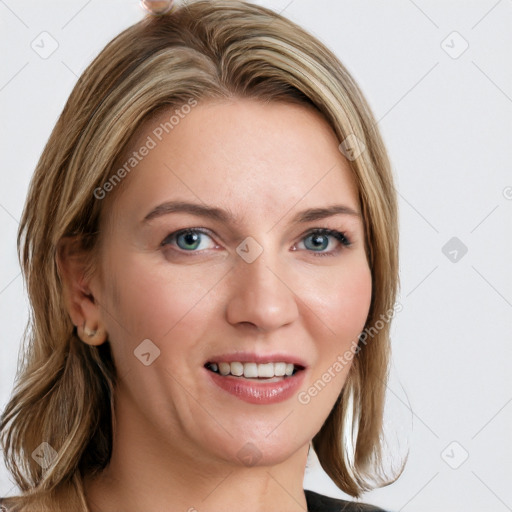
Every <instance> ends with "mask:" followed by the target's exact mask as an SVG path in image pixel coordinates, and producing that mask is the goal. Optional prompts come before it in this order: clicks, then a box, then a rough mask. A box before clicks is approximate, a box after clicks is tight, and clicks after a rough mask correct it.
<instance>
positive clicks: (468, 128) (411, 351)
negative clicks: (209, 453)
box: [0, 0, 512, 512]
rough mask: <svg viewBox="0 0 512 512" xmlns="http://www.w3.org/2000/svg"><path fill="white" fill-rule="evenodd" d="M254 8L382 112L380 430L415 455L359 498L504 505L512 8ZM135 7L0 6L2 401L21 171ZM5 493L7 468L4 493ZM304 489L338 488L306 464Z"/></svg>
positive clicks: (20, 316) (405, 506) (4, 0)
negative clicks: (279, 19)
mask: <svg viewBox="0 0 512 512" xmlns="http://www.w3.org/2000/svg"><path fill="white" fill-rule="evenodd" d="M257 3H260V4H263V5H266V6H269V7H271V8H274V9H275V10H277V11H281V10H282V11H283V12H284V14H285V15H287V16H289V17H290V18H291V19H293V20H295V21H297V22H298V23H300V24H301V25H303V26H305V27H306V28H307V29H309V30H310V31H311V32H313V33H314V34H315V35H316V36H318V37H319V38H320V39H321V40H323V41H324V42H325V43H327V45H328V46H330V47H331V48H332V49H333V50H334V51H335V52H336V53H337V55H338V56H339V57H340V59H341V60H342V61H343V62H344V64H345V65H346V66H347V67H348V69H349V70H350V71H351V73H352V74H353V75H354V77H355V78H356V80H357V81H358V82H359V84H360V85H361V87H362V89H363V92H364V93H365V94H366V96H367V98H368V100H369V102H370V104H371V106H372V108H373V109H374V112H375V115H376V118H377V119H378V125H379V127H380V129H381V131H382V133H383V136H384V139H385V142H386V144H387V147H388V149H389V152H390V155H391V159H392V163H393V166H394V170H395V173H396V177H397V188H398V191H399V194H400V210H401V225H400V226H401V286H402V291H401V296H400V298H399V300H400V302H401V304H402V305H403V311H402V312H401V313H399V314H398V315H397V317H396V318H395V321H394V325H393V329H392V332H393V347H394V356H393V369H392V375H391V381H390V385H389V394H388V409H387V418H388V420H387V425H388V427H389V428H390V431H391V432H394V433H395V434H394V436H395V439H396V440H397V444H396V445H395V450H394V452H395V453H403V452H404V450H406V449H407V447H409V460H408V464H407V466H406V469H405V472H404V474H403V475H402V477H401V478H400V479H399V480H398V481H397V482H396V483H394V484H393V485H391V486H389V487H386V488H384V489H380V490H377V491H374V492H372V493H368V494H367V495H366V496H365V497H364V499H365V501H368V502H372V503H374V504H377V505H380V506H382V507H386V508H388V509H390V510H395V511H407V512H408V511H411V512H413V511H414V512H427V511H428V512H430V511H432V510H443V511H449V510H450V511H459V510H460V511H465V512H472V511H479V512H483V511H492V512H501V511H503V512H504V511H506V510H512V488H511V485H510V482H511V479H512V440H511V435H510V432H511V425H512V404H511V401H512V385H511V384H512V378H511V377H510V369H509V367H510V361H511V357H510V356H511V353H512V343H511V341H512V340H511V331H512V329H511V328H512V321H511V312H512V309H511V308H512V278H511V276H512V272H511V271H510V262H511V255H512V242H511V233H512V222H511V218H512V215H511V214H512V172H511V161H512V160H511V159H512V144H511V140H510V139H511V137H510V136H511V128H512V126H511V124H512V123H511V119H512V116H511V114H512V64H511V63H512V59H511V50H512V30H511V27H512V2H511V1H510V0H501V1H495V0H489V1H488V0H485V1H484V0H482V1H478V2H477V1H472V2H469V1H459V2H455V1H452V2H443V1H433V0H428V1H427V0H417V1H415V2H413V1H412V0H393V1H387V2H382V1H377V0H374V1H356V0H351V1H335V0H321V1H319V0H315V1H314V2H313V1H312V0H309V1H308V0H292V1H290V0H274V1H271V0H265V1H260V2H257ZM142 16H143V11H142V10H141V8H140V6H139V4H138V2H137V1H136V0H115V1H114V0H107V1H106V0H89V1H86V0H72V1H71V0H65V1H64V0H60V1H57V0H51V1H50V0H46V1H45V2H40V1H39V2H37V1H35V0H31V1H25V2H15V1H14V0H0V37H1V44H2V56H3V57H2V65H1V67H0V105H1V112H2V123H1V134H0V144H1V147H0V230H1V239H2V250H1V252H0V255H1V260H0V326H1V327H0V332H1V338H0V341H1V357H0V405H1V406H2V407H3V406H4V405H5V403H6V401H7V399H8V396H9V393H10V390H11V387H12V383H13V379H14V376H15V368H16V360H17V352H18V347H19V341H20V338H21V335H22V332H23V329H24V326H25V322H26V319H27V311H28V309H27V300H26V296H25V293H24V288H23V282H22V278H21V276H20V273H19V266H18V263H17V257H16V250H15V242H16V240H15V237H16V230H17V227H18V220H19V218H20V216H21V211H22V206H23V203H24V199H25V195H26V192H27V187H28V182H29V179H30V177H31V174H32V172H33V169H34V167H35V165H36V162H37V159H38V157H39V155H40V153H41V151H42V149H43V146H44V144H45V142H46V140H47V138H48V136H49V134H50V132H51V130H52V128H53V125H54V123H55V121H56V120H57V117H58V115H59V113H60V111H61V109H62V108H63V106H64V103H65V101H66V99H67V97H68V95H69V93H70V91H71V89H72V87H73V85H74V84H75V82H76V80H77V77H78V76H79V75H80V73H81V72H82V71H83V70H84V68H85V67H86V65H87V64H88V63H89V62H90V61H91V60H92V59H93V58H94V56H95V55H96V54H97V53H98V52H99V51H100V50H101V49H102V47H103V46H104V45H105V44H106V43H107V42H108V41H109V40H110V39H111V38H112V37H113V36H114V35H116V34H117V33H118V32H120V30H121V29H123V28H125V27H127V26H128V25H130V24H132V23H133V22H135V21H137V20H139V19H141V17H142ZM45 31H46V32H48V33H49V34H50V35H51V38H53V39H54V40H55V41H56V42H57V43H58V48H57V49H56V50H55V51H54V53H52V54H51V55H50V56H47V58H45V59H43V58H42V57H41V56H40V55H39V54H38V53H37V52H36V51H34V50H33V49H32V47H31V45H33V46H35V47H37V46H36V45H39V51H40V52H41V51H49V50H50V49H51V44H52V42H51V39H50V37H49V36H47V35H40V34H41V33H42V32H45ZM454 31H456V32H458V34H459V35H457V34H455V35H454V34H452V33H453V32H454ZM45 38H46V39H45ZM443 41H444V43H443ZM464 41H466V42H467V44H469V47H468V48H467V50H466V51H465V52H464V53H462V54H460V52H461V51H462V50H463V48H464V46H465V44H466V43H464ZM43 46H44V50H43ZM459 54H460V55H459ZM44 56H46V55H44ZM452 237H457V238H458V240H459V241H456V242H455V243H456V244H458V246H457V245H456V246H454V247H448V249H446V250H445V252H446V253H447V254H448V256H446V255H445V254H444V253H443V251H442V248H443V247H444V246H445V244H446V243H447V242H448V241H449V240H450V239H451V238H452ZM461 244H464V246H466V247H467V249H468V252H467V254H465V255H463V256H462V257H461V255H462V252H461V250H460V248H461V247H462V246H461ZM453 250H455V251H457V252H455V253H454V252H451V254H450V252H449V251H453ZM450 258H451V259H453V258H456V261H455V262H454V261H451V260H450ZM453 443H454V444H453ZM466 456H467V460H465V461H464V458H465V457H466ZM457 466H458V468H457V469H455V468H456V467H457ZM12 487H13V484H12V482H11V481H10V480H9V476H8V475H7V473H6V472H5V471H3V470H0V495H6V494H8V493H9V492H13V489H12ZM305 487H307V488H311V489H314V490H317V491H319V492H323V493H325V494H329V495H332V496H339V497H343V493H341V491H339V489H337V487H336V486H335V485H334V484H333V483H332V482H331V481H330V480H329V479H328V478H327V477H326V475H325V474H324V473H323V472H322V471H321V470H320V467H319V465H318V463H317V462H315V460H314V459H312V460H311V466H310V468H309V469H308V471H307V473H306V480H305Z"/></svg>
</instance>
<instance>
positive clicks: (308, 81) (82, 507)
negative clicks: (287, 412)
mask: <svg viewBox="0 0 512 512" xmlns="http://www.w3.org/2000/svg"><path fill="white" fill-rule="evenodd" d="M233 97H239V98H256V99H261V100H263V101H284V102H286V101H288V102H294V103H300V104H304V105H308V106H309V107H312V108H315V109H316V110H318V111H319V112H320V113H321V114H322V115H323V116H324V118H325V119H326V120H327V122H328V123H329V124H330V126H331V128H332V130H333V131H334V133H335V134H336V136H337V138H338V140H339V141H340V143H341V142H343V141H345V140H346V139H347V137H349V136H352V137H354V136H355V137H357V140H359V141H360V142H362V143H363V144H364V148H365V150H364V151H363V152H362V153H361V154H360V155H359V156H358V157H357V158H349V159H348V160H349V164H350V167H351V169H352V172H353V174H354V176H355V178H356V181H357V184H358V191H359V199H360V203H361V208H362V214H363V220H364V227H365V237H366V250H367V255H368V261H369V265H370V268H371V274H372V283H373V288H372V299H371V306H370V311H369V314H368V318H367V321H366V327H367V328H371V327H372V326H373V325H374V324H375V322H376V321H377V320H378V319H380V318H381V317H382V315H383V314H386V312H388V311H390V310H391V309H393V306H394V303H395V299H396V293H397V288H398V220H397V205H396V197H395V190H394V186H393V179H392V172H391V168H390V163H389V159H388V156H387V153H386V150H385V147H384V144H383V142H382V139H381V136H380V134H379V131H378V129H377V126H376V122H375V119H374V116H373V114H372V112H371V110H370V108H369V106H368V104H367V102H366V100H365V98H364V97H363V94H362V93H361V91H360V89H359V87H358V85H357V84H356V82H355V81H354V79H353V78H352V76H351V75H350V74H349V73H348V71H347V69H346V68H345V67H344V66H343V65H342V64H341V63H340V62H339V60H338V59H337V58H336V56H335V55H334V54H333V53H332V52H331V51H330V50H329V49H327V48H326V47H325V46H324V45H323V44H322V43H321V42H319V41H318V40H317V39H315V38H314V37H312V36H311V35H310V34H309V33H307V32H306V31H304V30H303V29H302V28H300V27H299V26H297V25H296V24H294V23H293V22H291V21H289V20H288V19H286V18H284V17H283V16H280V15H278V14H276V13H275V12H272V11H271V10H268V9H266V8H263V7H259V6H256V5H252V4H249V3H245V2H241V1H238V0H228V1H225V0H220V1H207V0H199V1H193V2H191V3H188V4H186V5H184V6H182V7H179V8H177V9H175V10H173V11H171V12H170V13H167V14H164V15H161V16H150V15H148V16H146V17H145V18H144V19H143V20H141V21H140V22H138V23H136V24H134V25H132V26H131V27H129V28H127V29H126V30H124V31H123V32H122V33H121V34H119V35H118V36H117V37H115V38H114V39H113V40H112V41H111V42H110V43H109V44H108V45H107V46H106V47H105V48H104V49H103V50H102V51H101V53H100V54H99V55H98V56H97V57H96V58H95V59H94V61H93V62H92V63H91V64H90V65H89V66H88V67H87V69H86V70H85V71H84V73H83V74H82V76H81V77H80V79H79V80H78V82H77V84H76V85H75V87H74V89H73V91H72V93H71V95H70V97H69V99H68V101H67V103H66V105H65V107H64V109H63V111H62V113H61V115H60V117H59V119H58V121H57V123H56V125H55V127H54V129H53V131H52V133H51V136H50V138H49V140H48V142H47V144H46V147H45V148H44V151H43V153H42V155H41V157H40V160H39V162H38V164H37V167H36V169H35V173H34V176H33V178H32V181H31V183H30V188H29V192H28V197H27V201H26V204H25V208H24V212H23V216H22V220H21V223H20V228H19V232H18V255H19V259H20V264H21V267H22V271H23V276H24V279H25V282H26V285H27V292H28V296H29V299H30V305H31V310H30V319H29V324H28V326H27V330H26V333H25V339H24V346H23V349H22V352H21V354H22V357H21V358H20V367H19V369H18V374H17V379H16V383H15V388H14V391H13V394H12V396H11V398H10V400H9V402H8V404H7V405H6V407H5V410H4V411H3V414H2V416H1V419H0V434H1V445H2V448H3V450H4V457H5V461H6V464H7V467H8V469H9V471H10V472H11V473H12V475H13V477H14V479H15V481H16V483H17V484H18V486H19V488H20V489H21V491H22V494H21V495H20V496H16V497H10V498H8V499H6V500H5V504H6V505H7V506H9V507H12V508H11V509H10V510H13V511H19V512H24V511H29V510H30V512H50V511H51V512H56V511H62V512H69V511H70V510H73V511H79V512H86V511H87V510H88V509H87V504H86V500H85V494H84V487H83V478H84V475H93V474H96V473H98V472H101V470H102V469H103V468H105V467H106V465H107V464H108V462H109V459H110V455H111V448H112V441H113V439H112V435H113V421H114V415H113V399H114V389H115V385H116V370H115V365H114V361H113V359H112V355H111V352H110V348H109V343H108V342H107V343H104V344H103V345H101V346H90V345H87V344H85V343H83V342H82V341H81V340H80V338H79V337H78V335H77V332H76V329H75V328H74V325H73V323H72V322H71V319H70V317H69V315H68V312H67V309H66V307H65V303H64V299H63V287H62V281H61V277H60V274H59V268H58V265H57V251H58V247H59V243H60V241H61V240H63V239H64V238H65V237H74V239H75V240H76V244H77V245H76V247H77V250H83V251H85V252H86V254H88V255H89V256H90V271H91V272H93V271H94V269H95V257H96V256H97V254H98V234H99V231H100V220H101V213H102V209H103V208H104V202H103V201H101V200H99V199H98V198H97V197H96V195H95V190H97V189H98V187H100V186H102V184H104V183H106V182H107V181H108V180H109V179H112V176H113V173H114V170H115V169H116V167H115V164H116V162H117V161H118V159H119V158H120V156H121V155H122V154H124V152H125V151H126V149H127V144H128V143H129V141H130V139H131V137H132V136H133V135H134V134H135V132H136V130H137V128H138V127H140V126H141V124H142V123H143V122H144V121H145V120H146V119H148V118H149V117H150V116H151V115H154V114H156V113H158V112H159V111H163V110H165V109H172V108H174V107H180V106H181V105H184V104H186V103H187V101H190V100H191V99H193V100H195V101H197V102H200V101H202V100H206V99H208V98H216V99H223V98H233ZM364 341H365V342H364V343H362V340H359V345H360V348H361V349H360V350H358V351H357V353H356V355H355V357H354V360H353V364H352V367H351V370H350V372H349V375H348V378H347V381H346V383H345V386H344V388H343V390H342V392H341V394H340V396H339V398H338V400H337V402H336V403H335V405H334V407H333V409H332V410H331V412H330V414H329V416H328V418H327V419H326V421H325V423H324V425H323V426H322V428H321V430H320V431H319V432H318V433H317V434H316V436H315V437H314V438H313V441H312V443H313V447H314V449H315V452H316V453H317V455H318V458H319V461H320V464H321V465H322V467H323V468H324V470H325V471H326V473H327V474H328V475H329V476H330V477H331V478H332V480H333V481H334V482H335V483H336V485H337V486H338V487H339V488H340V489H341V490H343V491H344V492H345V493H347V494H349V495H352V496H354V497H359V496H360V495H361V494H362V493H363V492H365V491H367V490H370V489H372V488H374V487H376V486H382V485H386V484H388V483H390V482H391V481H394V480H395V479H396V478H397V477H394V478H393V479H392V480H390V479H387V480H386V478H385V476H384V475H385V472H384V471H383V469H382V468H383V460H384V450H383V444H382V429H383V409H384V401H385V382H386V381H387V376H388V365H389V357H390V343H389V322H386V323H385V325H384V326H383V327H382V328H381V329H379V330H378V332H376V333H375V335H374V336H373V337H372V339H371V340H370V341H369V342H368V343H366V340H364ZM41 443H48V444H47V445H44V446H45V447H46V448H41ZM38 447H39V448H38ZM36 449H39V451H40V452H41V450H42V452H41V453H42V457H43V459H44V458H45V457H48V456H49V454H48V451H45V449H46V450H51V449H53V450H55V452H56V453H54V456H56V459H55V461H54V463H53V464H51V465H48V467H44V464H41V461H39V462H38V461H37V460H36V457H32V454H33V453H34V450H36ZM52 453H53V452H52Z"/></svg>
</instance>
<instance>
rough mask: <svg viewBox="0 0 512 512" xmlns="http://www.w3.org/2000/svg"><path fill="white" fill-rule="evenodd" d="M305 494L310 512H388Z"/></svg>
mask: <svg viewBox="0 0 512 512" xmlns="http://www.w3.org/2000/svg"><path fill="white" fill-rule="evenodd" d="M304 494H305V495H306V502H307V504H308V512H386V511H385V510H384V509H382V508H378V507H374V506H373V505H366V504H365V503H358V502H355V501H345V500H340V499H337V498H331V497H330V496H324V495H323V494H318V493H317V492H314V491H310V490H309V489H304ZM2 500H3V498H0V512H3V511H4V510H7V509H5V508H4V507H3V506H2Z"/></svg>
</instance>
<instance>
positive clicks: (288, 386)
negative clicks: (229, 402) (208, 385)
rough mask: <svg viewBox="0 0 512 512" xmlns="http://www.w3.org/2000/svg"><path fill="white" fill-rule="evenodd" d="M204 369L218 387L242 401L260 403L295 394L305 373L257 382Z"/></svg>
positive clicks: (301, 371) (278, 399) (275, 400)
mask: <svg viewBox="0 0 512 512" xmlns="http://www.w3.org/2000/svg"><path fill="white" fill-rule="evenodd" d="M204 371H205V372H207V373H208V375H209V377H210V379H211V380H212V381H213V383H214V384H216V385H217V386H219V388H221V389H223V390H224V391H227V392H228V393H231V394H232V395H233V396H236V397H237V398H239V399H240V400H243V401H244V402H248V403H250V404H260V405H264V404H275V403H279V402H284V401H285V400H287V399H288V398H290V397H291V396H293V395H295V394H296V393H297V391H298V390H299V388H300V386H301V385H302V382H303V381H304V374H305V373H306V370H300V371H298V372H297V373H295V374H294V375H291V376H289V377H286V378H283V379H282V380H280V381H278V382H264V381H262V382H258V381H256V380H249V379H244V378H243V377H234V376H233V375H228V376H223V375H220V374H219V373H215V372H212V371H211V370H208V369H207V368H204Z"/></svg>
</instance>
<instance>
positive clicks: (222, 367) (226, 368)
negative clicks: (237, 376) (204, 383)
mask: <svg viewBox="0 0 512 512" xmlns="http://www.w3.org/2000/svg"><path fill="white" fill-rule="evenodd" d="M219 372H220V374H221V375H229V374H230V373H231V367H230V365H229V363H219Z"/></svg>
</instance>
